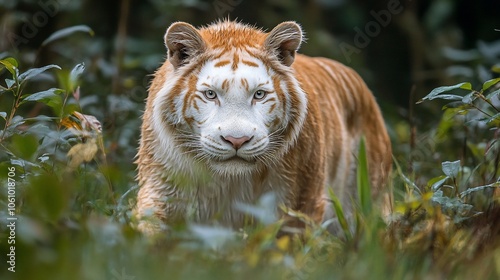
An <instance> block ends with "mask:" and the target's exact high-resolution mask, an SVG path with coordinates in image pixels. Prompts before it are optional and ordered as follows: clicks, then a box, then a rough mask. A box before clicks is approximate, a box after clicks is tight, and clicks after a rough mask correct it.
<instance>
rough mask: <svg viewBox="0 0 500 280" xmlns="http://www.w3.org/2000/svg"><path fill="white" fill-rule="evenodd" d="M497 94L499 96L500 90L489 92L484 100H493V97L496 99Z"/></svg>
mask: <svg viewBox="0 0 500 280" xmlns="http://www.w3.org/2000/svg"><path fill="white" fill-rule="evenodd" d="M499 94H500V89H497V90H495V91H493V92H491V93H490V94H488V95H487V96H486V99H488V100H491V99H493V97H496V96H497V95H499Z"/></svg>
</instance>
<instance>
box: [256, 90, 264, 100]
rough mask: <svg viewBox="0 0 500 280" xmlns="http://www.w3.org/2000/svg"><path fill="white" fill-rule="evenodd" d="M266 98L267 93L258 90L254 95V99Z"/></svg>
mask: <svg viewBox="0 0 500 280" xmlns="http://www.w3.org/2000/svg"><path fill="white" fill-rule="evenodd" d="M264 97H266V92H265V91H263V90H258V91H256V92H255V93H254V94H253V98H254V99H257V100H260V99H262V98H264Z"/></svg>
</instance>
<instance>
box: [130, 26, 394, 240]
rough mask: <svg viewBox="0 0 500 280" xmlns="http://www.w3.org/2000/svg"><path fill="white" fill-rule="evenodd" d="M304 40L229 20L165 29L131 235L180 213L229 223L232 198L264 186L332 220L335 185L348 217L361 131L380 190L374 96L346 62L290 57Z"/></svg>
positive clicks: (382, 147) (234, 222) (381, 139)
mask: <svg viewBox="0 0 500 280" xmlns="http://www.w3.org/2000/svg"><path fill="white" fill-rule="evenodd" d="M302 40H303V35H302V30H301V27H300V26H299V25H298V24H296V23H295V22H284V23H281V24H279V25H278V26H276V27H275V28H274V29H273V30H272V31H271V32H269V33H265V32H263V31H261V30H258V29H255V28H252V27H249V26H247V25H244V24H241V23H237V22H231V21H223V22H218V23H215V24H212V25H210V26H207V27H204V28H201V29H196V28H194V27H193V26H191V25H190V24H187V23H184V22H177V23H174V24H172V25H171V26H170V27H169V28H168V30H167V33H166V35H165V44H166V46H167V48H168V59H167V60H166V61H165V63H164V64H163V66H161V68H159V69H158V71H157V72H156V74H155V78H154V80H153V82H152V85H151V87H150V90H149V96H148V99H147V104H146V110H145V112H144V116H143V124H142V131H141V141H140V147H139V152H138V158H137V164H138V181H139V185H140V191H139V194H138V200H137V208H136V211H135V212H136V216H137V217H138V218H139V220H140V223H139V229H140V230H142V231H144V232H157V231H159V230H162V229H164V228H165V225H166V224H169V223H173V222H175V221H180V220H184V221H185V220H193V221H195V222H200V223H205V222H211V223H214V222H215V223H219V224H222V225H226V226H231V227H235V228H237V227H240V226H242V225H243V224H244V221H245V218H244V214H243V213H241V212H240V211H238V210H237V209H235V207H234V206H235V204H236V203H245V204H252V203H254V202H255V201H256V200H257V199H258V198H259V197H261V195H263V194H264V193H267V192H274V194H275V197H276V200H277V205H282V206H285V207H286V208H288V209H292V210H296V211H300V212H302V213H305V214H307V215H309V216H310V217H311V218H312V219H313V220H314V221H316V222H322V221H325V220H328V219H332V218H335V217H334V213H333V212H332V210H331V203H329V199H328V192H327V189H328V188H333V190H334V192H335V194H336V195H337V196H338V197H339V198H340V200H341V202H342V203H344V204H345V205H344V206H345V207H346V209H347V212H348V215H349V213H350V212H351V213H352V208H353V207H352V206H351V205H350V204H351V202H352V201H353V197H354V196H355V195H356V194H355V193H356V187H355V186H356V176H355V173H356V168H355V167H356V155H357V150H358V145H359V140H360V137H361V136H363V135H364V136H365V137H366V146H367V151H368V160H369V170H370V176H371V184H372V186H373V192H372V193H373V195H376V194H378V193H380V189H381V188H382V187H383V186H384V183H385V181H386V178H387V176H388V173H389V171H390V169H391V146H390V141H389V138H388V136H387V132H386V128H385V125H384V121H383V119H382V116H381V114H380V111H379V108H378V106H377V104H376V102H375V100H374V97H373V95H372V93H371V92H370V90H369V89H368V88H367V86H366V85H365V83H364V82H363V81H362V79H361V78H360V77H359V76H358V75H357V74H356V73H355V72H354V71H353V70H352V69H350V68H348V67H346V66H344V65H342V64H340V63H338V62H335V61H332V60H329V59H326V58H312V57H308V56H305V55H301V54H297V53H296V51H297V50H298V49H299V47H300V45H301V43H302ZM384 203H388V201H384ZM279 212H280V215H286V214H284V213H283V212H282V211H279ZM276 213H278V210H277V212H276ZM336 226H337V227H338V223H333V226H332V227H333V228H332V229H333V230H335V227H336Z"/></svg>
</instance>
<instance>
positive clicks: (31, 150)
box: [10, 134, 38, 160]
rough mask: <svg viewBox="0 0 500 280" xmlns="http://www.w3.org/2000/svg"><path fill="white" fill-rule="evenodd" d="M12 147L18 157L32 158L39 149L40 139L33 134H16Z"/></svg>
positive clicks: (13, 137)
mask: <svg viewBox="0 0 500 280" xmlns="http://www.w3.org/2000/svg"><path fill="white" fill-rule="evenodd" d="M10 148H11V151H12V152H13V153H14V154H15V155H16V156H17V157H19V158H22V159H26V160H30V159H32V158H33V156H34V155H35V153H36V151H37V149H38V139H37V138H36V137H35V136H34V135H31V134H24V135H20V134H14V135H13V136H12V146H11V147H10Z"/></svg>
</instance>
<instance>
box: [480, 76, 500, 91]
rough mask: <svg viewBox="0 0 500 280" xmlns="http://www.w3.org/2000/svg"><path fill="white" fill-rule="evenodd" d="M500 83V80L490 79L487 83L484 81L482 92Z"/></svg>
mask: <svg viewBox="0 0 500 280" xmlns="http://www.w3.org/2000/svg"><path fill="white" fill-rule="evenodd" d="M499 82H500V78H496V79H491V80H489V81H486V82H485V83H484V84H483V91H485V90H487V89H489V88H490V87H492V86H494V85H496V84H498V83H499Z"/></svg>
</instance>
